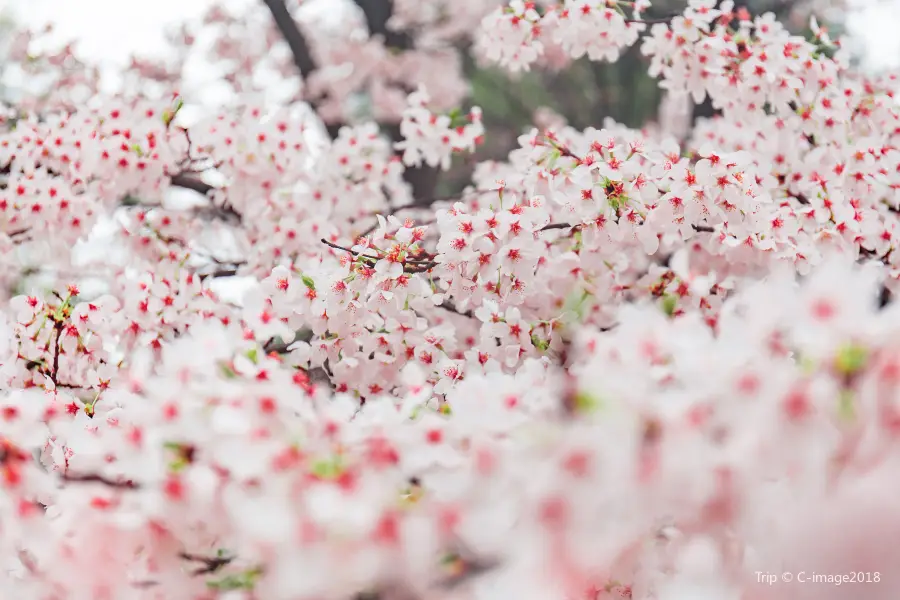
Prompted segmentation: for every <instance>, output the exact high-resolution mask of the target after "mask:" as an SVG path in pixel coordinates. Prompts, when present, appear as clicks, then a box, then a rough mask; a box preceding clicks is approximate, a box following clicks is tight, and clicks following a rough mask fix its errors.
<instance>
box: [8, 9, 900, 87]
mask: <svg viewBox="0 0 900 600" xmlns="http://www.w3.org/2000/svg"><path fill="white" fill-rule="evenodd" d="M230 1H232V2H234V3H236V4H241V3H243V4H246V3H247V2H253V1H257V2H258V1H259V0H230ZM337 1H338V0H325V2H337ZM850 3H851V4H852V5H853V8H851V9H849V11H848V12H849V14H848V25H849V27H850V29H851V32H852V34H853V36H854V38H856V40H855V41H856V43H857V44H859V45H860V47H861V48H862V49H864V52H865V64H866V66H868V67H869V68H872V69H876V70H880V69H885V68H897V67H900V34H898V31H900V0H850ZM209 4H210V2H209V0H0V9H2V8H3V7H4V6H6V7H7V8H11V9H12V11H13V13H14V14H16V15H17V16H18V17H19V18H20V19H23V20H25V21H26V22H28V23H31V24H34V25H42V24H43V23H45V22H47V21H48V20H52V21H53V22H54V23H55V25H56V27H57V31H58V33H59V35H60V36H65V37H69V38H76V39H78V40H79V41H80V49H81V51H82V52H83V53H84V54H85V55H87V56H89V57H90V58H92V59H100V60H105V61H109V62H111V63H113V64H115V63H119V62H120V61H125V60H127V56H128V54H129V53H131V52H135V51H137V52H140V53H152V52H153V51H154V50H155V49H156V48H159V47H160V46H161V45H162V41H163V37H162V31H163V29H164V27H165V26H166V25H169V24H173V23H178V22H179V21H181V20H183V19H185V18H191V17H197V16H199V15H200V14H202V13H203V11H204V10H205V8H206V7H207V6H208V5H209ZM738 4H740V3H738Z"/></svg>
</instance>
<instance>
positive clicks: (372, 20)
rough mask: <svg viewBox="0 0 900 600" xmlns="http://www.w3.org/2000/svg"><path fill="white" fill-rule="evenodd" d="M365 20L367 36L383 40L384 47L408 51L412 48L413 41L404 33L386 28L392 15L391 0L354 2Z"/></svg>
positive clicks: (361, 0)
mask: <svg viewBox="0 0 900 600" xmlns="http://www.w3.org/2000/svg"><path fill="white" fill-rule="evenodd" d="M354 2H356V5H357V6H358V7H359V8H360V9H361V10H362V12H363V16H365V18H366V26H367V27H368V29H369V35H373V36H375V35H378V36H382V37H383V38H384V45H385V46H387V47H388V48H392V49H394V50H409V49H411V48H412V47H413V45H414V43H413V39H412V36H410V35H409V34H408V33H407V32H405V31H396V30H394V29H389V28H388V21H390V19H391V15H392V14H393V13H394V2H393V0H354Z"/></svg>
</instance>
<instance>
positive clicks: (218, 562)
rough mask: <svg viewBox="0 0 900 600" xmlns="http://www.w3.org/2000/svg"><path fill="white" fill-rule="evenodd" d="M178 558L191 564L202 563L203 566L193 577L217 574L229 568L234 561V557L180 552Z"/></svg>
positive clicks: (192, 573)
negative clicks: (223, 568)
mask: <svg viewBox="0 0 900 600" xmlns="http://www.w3.org/2000/svg"><path fill="white" fill-rule="evenodd" d="M178 558H180V559H181V560H186V561H189V562H195V563H201V564H202V565H203V566H202V567H199V568H197V569H195V570H194V571H192V572H191V575H194V576H198V575H208V574H210V573H215V572H216V571H218V570H219V569H221V568H222V567H225V566H228V565H229V564H231V562H232V561H233V560H234V557H233V556H199V555H197V554H189V553H187V552H179V553H178Z"/></svg>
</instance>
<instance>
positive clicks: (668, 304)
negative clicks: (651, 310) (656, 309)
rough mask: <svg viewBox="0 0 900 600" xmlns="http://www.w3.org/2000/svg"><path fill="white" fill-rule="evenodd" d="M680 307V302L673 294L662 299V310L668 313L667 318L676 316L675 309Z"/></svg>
mask: <svg viewBox="0 0 900 600" xmlns="http://www.w3.org/2000/svg"><path fill="white" fill-rule="evenodd" d="M677 307H678V300H677V299H676V298H675V296H673V295H671V294H666V295H664V296H663V297H662V310H663V312H664V313H666V316H667V317H671V316H672V315H674V314H675V309H676V308H677Z"/></svg>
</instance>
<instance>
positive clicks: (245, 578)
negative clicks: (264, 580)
mask: <svg viewBox="0 0 900 600" xmlns="http://www.w3.org/2000/svg"><path fill="white" fill-rule="evenodd" d="M260 575H262V569H260V568H255V569H249V570H247V571H244V572H243V573H234V574H231V575H226V576H224V577H222V578H221V579H212V580H210V581H207V582H206V587H208V588H209V589H212V590H218V591H229V590H252V589H253V587H254V586H255V585H256V582H257V580H258V579H259V576H260Z"/></svg>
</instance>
